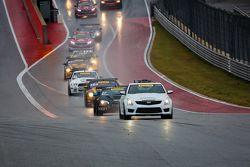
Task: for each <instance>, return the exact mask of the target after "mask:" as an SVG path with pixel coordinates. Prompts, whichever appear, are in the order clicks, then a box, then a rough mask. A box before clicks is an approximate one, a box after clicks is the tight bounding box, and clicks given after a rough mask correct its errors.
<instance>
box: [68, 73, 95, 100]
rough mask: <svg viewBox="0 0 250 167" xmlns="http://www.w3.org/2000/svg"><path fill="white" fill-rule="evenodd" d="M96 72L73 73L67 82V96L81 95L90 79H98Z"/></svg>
mask: <svg viewBox="0 0 250 167" xmlns="http://www.w3.org/2000/svg"><path fill="white" fill-rule="evenodd" d="M98 78H99V75H98V74H97V72H96V71H75V72H73V74H72V76H71V78H70V79H69V81H68V95H69V96H72V95H73V94H77V93H83V91H84V89H85V87H86V86H87V85H88V83H89V81H90V80H92V79H98Z"/></svg>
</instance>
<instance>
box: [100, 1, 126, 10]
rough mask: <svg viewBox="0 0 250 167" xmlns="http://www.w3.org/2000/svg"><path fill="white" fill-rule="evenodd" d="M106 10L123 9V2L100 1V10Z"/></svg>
mask: <svg viewBox="0 0 250 167" xmlns="http://www.w3.org/2000/svg"><path fill="white" fill-rule="evenodd" d="M105 8H106V9H107V8H115V9H122V0H100V9H101V10H103V9H105Z"/></svg>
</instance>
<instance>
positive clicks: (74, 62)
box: [63, 59, 92, 80]
mask: <svg viewBox="0 0 250 167" xmlns="http://www.w3.org/2000/svg"><path fill="white" fill-rule="evenodd" d="M63 65H64V80H67V79H69V78H70V77H71V75H72V73H73V72H74V71H80V70H92V68H91V65H90V63H89V61H88V60H83V59H68V60H67V61H66V62H65V63H64V64H63Z"/></svg>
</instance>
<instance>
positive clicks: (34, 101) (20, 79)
mask: <svg viewBox="0 0 250 167" xmlns="http://www.w3.org/2000/svg"><path fill="white" fill-rule="evenodd" d="M3 4H4V8H5V11H6V15H7V18H8V22H9V25H10V28H11V32H12V34H13V37H14V40H15V43H16V46H17V49H18V52H19V54H20V55H21V58H22V61H23V63H24V66H25V68H24V69H23V71H22V72H20V73H19V74H18V76H17V78H16V79H17V83H18V85H19V87H20V89H21V90H22V92H23V94H24V95H25V97H26V98H27V99H28V100H29V102H30V103H31V104H32V105H33V106H34V107H35V108H37V109H38V110H39V111H40V112H41V113H42V114H44V115H46V116H48V117H50V118H58V116H57V115H55V114H53V113H51V112H49V111H48V110H46V109H45V108H44V107H43V106H41V105H40V104H39V103H38V102H37V101H36V100H35V99H34V98H33V97H32V95H31V94H30V93H29V91H28V90H27V88H26V87H25V85H24V84H23V81H22V79H23V76H24V75H25V74H26V73H27V72H28V71H29V70H30V69H31V68H32V67H34V66H35V65H36V64H38V63H39V62H41V61H42V60H43V59H45V58H46V57H47V56H48V55H49V54H51V53H52V52H54V51H55V50H57V49H58V48H59V47H61V46H62V45H63V44H64V43H65V42H66V41H67V38H66V39H65V40H64V42H63V43H62V44H60V45H59V46H58V47H56V48H55V49H54V50H53V51H51V52H50V53H48V54H47V55H45V56H44V57H43V58H41V59H40V60H39V61H37V62H36V63H34V64H33V65H32V66H30V67H28V64H27V62H26V60H25V58H24V55H23V53H22V50H21V48H20V45H19V43H18V41H17V38H16V35H15V32H14V29H13V25H12V22H11V20H10V16H9V11H8V8H7V6H6V3H5V0H3ZM64 26H65V24H64ZM66 30H68V29H67V28H66ZM67 35H68V31H67Z"/></svg>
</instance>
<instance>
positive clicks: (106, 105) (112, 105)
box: [94, 86, 127, 116]
mask: <svg viewBox="0 0 250 167" xmlns="http://www.w3.org/2000/svg"><path fill="white" fill-rule="evenodd" d="M126 88H127V87H126V86H123V87H121V86H119V87H111V88H105V89H103V90H102V91H101V93H100V96H98V97H97V98H96V99H95V101H94V115H95V116H102V115H103V114H104V113H108V112H116V111H118V106H119V100H120V98H121V94H122V93H123V92H125V90H126Z"/></svg>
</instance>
